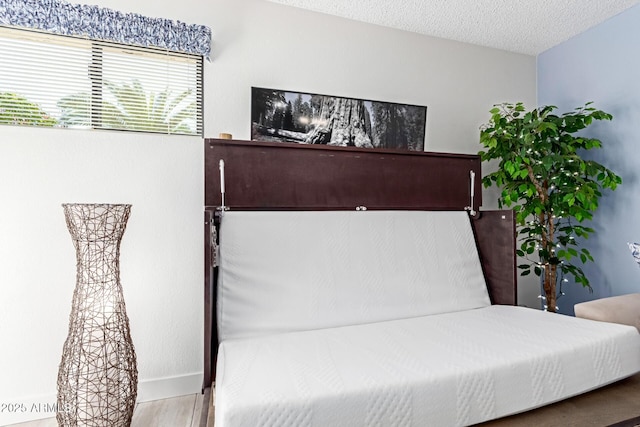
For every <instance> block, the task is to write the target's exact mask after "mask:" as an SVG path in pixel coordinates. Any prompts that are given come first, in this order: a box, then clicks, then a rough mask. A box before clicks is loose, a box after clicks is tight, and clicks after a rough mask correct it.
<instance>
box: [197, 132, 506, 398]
mask: <svg viewBox="0 0 640 427" xmlns="http://www.w3.org/2000/svg"><path fill="white" fill-rule="evenodd" d="M220 160H224V163H225V195H226V198H225V206H227V207H228V208H230V209H233V210H346V209H348V210H353V209H356V207H359V206H365V207H366V208H367V209H389V210H393V209H396V210H410V209H420V210H463V209H466V208H468V207H469V206H470V200H471V180H470V175H471V174H470V172H471V171H473V172H474V173H475V181H474V203H473V209H474V211H477V215H476V216H475V217H473V221H472V224H473V229H474V233H475V237H476V242H477V244H478V250H479V254H480V259H481V262H482V267H483V271H484V273H485V279H486V281H487V286H488V288H489V294H490V297H491V300H492V302H493V303H494V304H515V303H516V261H515V219H514V214H513V212H512V211H489V212H480V206H481V205H482V191H481V176H482V173H481V161H480V158H479V156H477V155H467V154H448V153H423V152H411V151H392V150H365V149H358V148H352V147H328V146H319V145H298V144H282V143H263V142H254V141H235V140H222V139H206V140H205V143H204V184H205V185H204V187H205V194H204V200H205V212H204V225H205V226H204V236H205V239H204V240H205V256H204V259H205V284H204V292H205V328H204V330H205V355H204V362H205V363H204V365H205V373H204V381H203V388H204V387H208V386H209V385H210V384H211V383H212V381H213V380H214V377H215V363H216V350H217V344H218V338H217V325H216V319H215V315H214V313H215V304H216V301H215V298H216V289H215V285H216V274H217V273H216V272H215V269H213V268H212V267H211V254H212V247H213V244H214V243H215V242H212V241H211V228H212V227H213V226H214V224H215V223H216V221H217V212H219V206H220V205H221V203H222V201H221V194H220V170H219V162H220Z"/></svg>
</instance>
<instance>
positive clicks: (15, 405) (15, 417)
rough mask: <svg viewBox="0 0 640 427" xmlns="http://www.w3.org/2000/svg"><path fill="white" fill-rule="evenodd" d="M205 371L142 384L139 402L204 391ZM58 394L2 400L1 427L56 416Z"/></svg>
mask: <svg viewBox="0 0 640 427" xmlns="http://www.w3.org/2000/svg"><path fill="white" fill-rule="evenodd" d="M202 375H203V374H202V372H198V373H195V374H187V375H178V376H175V377H166V378H155V379H151V380H142V381H138V398H137V400H136V402H138V403H140V402H149V401H151V400H160V399H168V398H171V397H177V396H184V395H187V394H194V393H200V392H201V391H202V378H203V376H202ZM56 398H57V396H56V394H55V393H51V394H42V395H38V396H28V397H21V398H16V399H14V400H6V401H4V400H3V401H0V426H6V425H9V424H18V423H24V422H27V421H34V420H39V419H42V418H52V417H55V416H56V410H57V404H56Z"/></svg>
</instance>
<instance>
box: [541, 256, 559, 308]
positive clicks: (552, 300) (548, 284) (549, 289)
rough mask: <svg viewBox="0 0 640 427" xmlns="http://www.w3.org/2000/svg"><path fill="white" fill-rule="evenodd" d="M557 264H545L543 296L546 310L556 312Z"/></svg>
mask: <svg viewBox="0 0 640 427" xmlns="http://www.w3.org/2000/svg"><path fill="white" fill-rule="evenodd" d="M557 274H558V266H557V265H552V264H547V265H546V268H545V269H544V284H543V287H544V296H545V298H546V301H547V311H550V312H552V313H555V312H556V308H557V307H556V295H557V294H556V278H557Z"/></svg>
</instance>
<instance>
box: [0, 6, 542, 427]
mask: <svg viewBox="0 0 640 427" xmlns="http://www.w3.org/2000/svg"><path fill="white" fill-rule="evenodd" d="M92 3H96V2H92ZM97 3H98V4H99V5H101V6H105V7H110V8H114V9H119V10H122V11H124V12H135V13H141V14H146V15H149V16H158V17H165V18H171V19H177V20H181V21H183V22H188V23H198V24H205V25H208V26H210V27H211V28H212V30H213V37H214V44H213V55H212V62H211V63H207V64H206V66H205V133H206V136H207V137H215V136H216V135H218V133H220V132H230V133H232V134H233V135H234V137H236V138H238V139H247V138H249V136H250V134H249V132H250V90H251V86H262V87H269V88H276V89H288V90H297V91H307V92H314V93H323V94H330V95H338V96H348V97H357V98H365V99H374V100H381V101H391V102H401V103H409V104H418V105H426V106H427V107H428V111H427V131H426V144H425V145H426V149H427V150H429V151H449V152H458V153H476V152H477V151H478V150H479V149H480V147H479V145H478V127H479V126H480V125H481V124H482V123H483V122H485V121H486V120H487V119H488V118H489V114H488V110H489V109H490V108H491V106H492V105H493V104H495V103H499V102H502V101H524V102H525V103H526V104H528V105H533V104H535V96H536V95H535V58H534V57H530V56H525V55H518V54H512V53H507V52H503V51H498V50H493V49H487V48H482V47H477V46H472V45H466V44H462V43H457V42H451V41H446V40H441V39H434V38H429V37H424V36H419V35H415V34H411V33H405V32H401V31H396V30H390V29H385V28H382V27H378V26H373V25H368V24H363V23H358V22H354V21H349V20H345V19H341V18H335V17H330V16H326V15H321V14H316V13H312V12H307V11H303V10H298V9H294V8H290V7H286V6H282V5H278V4H274V3H270V2H267V1H264V0H211V1H207V2H204V1H198V0H183V1H181V2H165V3H158V2H154V1H151V0H143V1H139V2H136V3H135V4H134V3H133V2H130V1H125V0H100V1H98V2H97ZM202 151H203V150H202V141H201V140H200V139H199V138H190V137H175V136H173V137H163V136H151V135H131V134H126V133H115V132H84V131H65V130H53V129H31V128H17V127H8V126H2V127H0V200H1V201H2V206H1V209H0V304H2V310H0V339H1V340H2V348H3V351H2V352H0V367H1V368H2V371H3V378H2V381H0V402H7V401H15V402H22V401H25V402H27V401H31V400H33V399H36V400H38V399H40V400H46V402H49V403H51V402H53V400H51V399H54V397H53V396H54V395H55V387H56V383H55V382H56V374H57V365H58V363H59V361H60V354H61V350H62V344H63V342H64V338H65V336H66V328H67V324H68V323H67V322H68V315H69V311H70V305H71V296H72V292H73V286H74V281H75V278H74V274H75V259H74V253H73V247H72V245H71V241H70V237H69V235H68V232H67V231H66V229H65V225H64V219H63V215H62V209H61V207H60V204H61V203H63V202H127V203H132V204H133V210H132V215H131V219H130V222H129V225H128V227H127V231H126V233H125V235H124V239H123V243H122V265H121V268H122V280H123V287H124V293H125V300H126V303H127V311H128V313H129V317H130V322H131V328H132V336H133V340H134V343H135V345H136V350H137V353H138V362H139V371H140V382H141V386H140V391H141V396H140V398H141V399H151V398H156V397H158V396H171V395H178V394H184V393H187V392H196V391H198V390H199V389H200V383H201V373H202V353H203V344H202V333H203V332H202V311H203V307H202V304H203V303H202V253H201V248H202V228H201V225H202V224H201V221H202V214H201V213H202V204H203V186H202ZM484 205H485V207H488V208H495V207H496V206H495V195H494V194H493V193H485V203H484ZM522 293H523V291H522V290H521V294H522ZM524 293H525V294H526V292H524ZM7 349H8V350H7ZM159 379H165V380H162V381H158V380H159ZM30 399H31V400H30ZM51 415H52V414H37V413H28V414H23V415H21V417H22V418H20V419H27V418H37V417H42V416H51ZM2 417H6V414H0V424H3V423H5V422H10V421H12V420H15V418H11V419H10V420H9V419H5V418H2Z"/></svg>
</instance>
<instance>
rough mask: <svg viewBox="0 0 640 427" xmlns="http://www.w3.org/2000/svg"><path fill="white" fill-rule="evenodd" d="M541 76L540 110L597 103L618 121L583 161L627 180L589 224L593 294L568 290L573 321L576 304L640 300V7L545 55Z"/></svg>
mask: <svg viewBox="0 0 640 427" xmlns="http://www.w3.org/2000/svg"><path fill="white" fill-rule="evenodd" d="M537 74H538V82H537V83H538V105H556V106H558V112H559V113H562V112H566V111H569V110H571V109H573V108H576V107H578V106H581V105H583V104H584V103H585V102H587V101H593V102H594V107H596V108H599V109H602V110H604V111H607V112H609V113H611V114H613V120H612V121H611V122H604V123H601V122H598V123H596V124H594V125H592V126H590V127H589V128H588V129H587V130H586V131H585V133H586V135H589V136H592V137H597V138H599V139H601V140H602V142H603V148H602V149H600V150H593V152H589V153H587V154H586V155H585V157H588V158H591V159H594V160H597V161H598V162H600V163H602V164H604V165H605V166H607V167H608V168H609V169H612V170H613V171H614V172H616V173H617V174H618V175H620V176H621V177H622V180H623V184H622V186H620V187H618V189H617V190H616V191H615V192H611V191H606V192H605V193H604V196H603V198H602V199H601V202H600V207H599V209H598V210H597V211H596V213H595V215H594V219H593V221H592V222H591V224H590V225H591V226H592V227H593V228H595V229H596V233H595V234H594V235H592V237H590V238H589V239H588V240H587V241H586V242H584V243H585V246H586V247H587V248H588V249H589V250H590V251H591V253H592V255H593V256H594V258H595V263H590V264H587V265H586V266H585V268H584V271H585V273H586V274H587V277H588V278H589V280H590V281H591V285H592V287H593V293H589V291H588V290H586V289H583V288H582V287H581V286H580V285H578V284H575V283H571V282H570V283H568V284H566V285H565V287H564V290H565V293H566V295H565V296H564V297H562V298H561V299H560V300H559V301H558V305H559V307H560V312H562V313H565V314H573V305H574V304H575V303H578V302H582V301H587V300H592V299H596V298H602V297H608V296H614V295H622V294H627V293H633V292H640V267H639V266H638V264H636V263H635V262H634V260H633V257H632V256H631V252H630V251H629V249H628V247H627V242H640V6H634V7H632V8H631V9H628V10H627V11H625V12H623V13H621V14H619V15H617V16H615V17H613V18H611V19H610V20H608V21H606V22H604V23H602V24H600V25H598V26H597V27H594V28H592V29H590V30H588V31H586V32H584V33H582V34H580V35H579V36H576V37H574V38H572V39H570V40H569V41H567V42H565V43H562V44H560V45H558V46H556V47H554V48H552V49H549V50H547V51H545V52H543V53H542V54H540V55H539V56H538V63H537ZM578 262H579V261H578ZM570 280H571V277H570Z"/></svg>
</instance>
